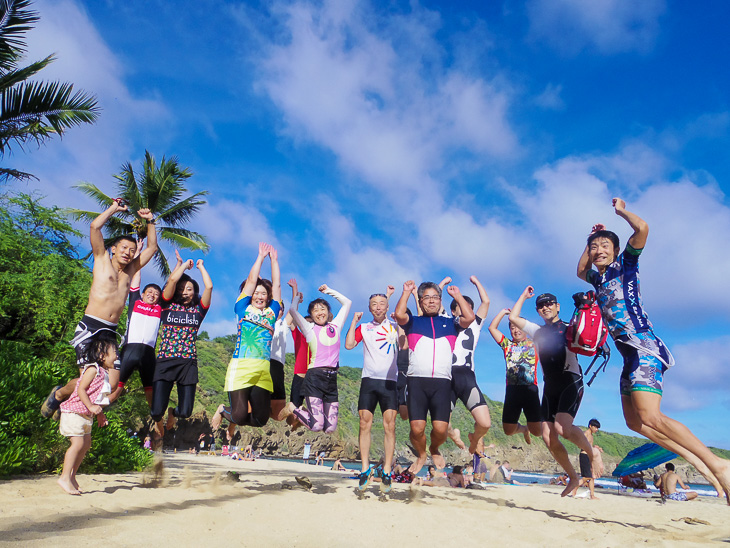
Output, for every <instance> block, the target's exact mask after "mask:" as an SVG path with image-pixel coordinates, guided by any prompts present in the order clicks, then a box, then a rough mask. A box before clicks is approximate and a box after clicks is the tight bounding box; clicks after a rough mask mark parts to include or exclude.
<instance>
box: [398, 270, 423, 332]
mask: <svg viewBox="0 0 730 548" xmlns="http://www.w3.org/2000/svg"><path fill="white" fill-rule="evenodd" d="M415 289H416V282H414V281H413V280H408V281H407V282H406V283H404V284H403V293H402V294H401V296H400V299H398V304H396V305H395V321H396V322H398V325H405V324H407V323H408V299H409V297H410V296H411V293H413V291H414V290H415ZM416 302H418V299H416Z"/></svg>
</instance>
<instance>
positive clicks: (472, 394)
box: [451, 367, 487, 411]
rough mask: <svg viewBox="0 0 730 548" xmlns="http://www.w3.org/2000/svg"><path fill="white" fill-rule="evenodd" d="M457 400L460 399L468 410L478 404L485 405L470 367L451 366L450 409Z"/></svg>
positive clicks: (454, 405) (485, 402)
mask: <svg viewBox="0 0 730 548" xmlns="http://www.w3.org/2000/svg"><path fill="white" fill-rule="evenodd" d="M458 400H461V403H463V404H464V405H465V406H466V408H467V409H468V410H469V411H471V410H472V409H474V408H475V407H479V406H480V405H487V401H486V400H485V399H484V394H482V391H481V390H479V386H477V377H476V375H475V374H474V371H472V370H471V367H452V368H451V409H453V408H454V407H456V402H457V401H458Z"/></svg>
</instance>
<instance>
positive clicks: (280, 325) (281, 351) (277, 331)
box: [271, 318, 289, 363]
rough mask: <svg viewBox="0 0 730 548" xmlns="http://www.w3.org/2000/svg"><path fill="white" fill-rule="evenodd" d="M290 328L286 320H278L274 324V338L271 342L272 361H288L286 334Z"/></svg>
mask: <svg viewBox="0 0 730 548" xmlns="http://www.w3.org/2000/svg"><path fill="white" fill-rule="evenodd" d="M288 330H289V326H288V325H286V321H285V320H284V318H280V319H278V320H276V323H275V324H274V338H273V339H272V340H271V359H272V360H276V361H277V362H279V363H284V361H286V332H287V331H288Z"/></svg>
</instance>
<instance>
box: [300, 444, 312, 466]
mask: <svg viewBox="0 0 730 548" xmlns="http://www.w3.org/2000/svg"><path fill="white" fill-rule="evenodd" d="M311 451H312V444H311V443H305V444H304V451H303V452H302V460H303V461H304V464H309V455H310V453H311Z"/></svg>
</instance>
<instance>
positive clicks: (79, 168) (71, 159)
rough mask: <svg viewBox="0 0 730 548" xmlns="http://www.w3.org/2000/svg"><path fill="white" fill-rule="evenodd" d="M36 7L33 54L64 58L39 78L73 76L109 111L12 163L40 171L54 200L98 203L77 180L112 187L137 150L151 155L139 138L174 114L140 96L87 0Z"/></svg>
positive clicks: (66, 203) (69, 78) (31, 40)
mask: <svg viewBox="0 0 730 548" xmlns="http://www.w3.org/2000/svg"><path fill="white" fill-rule="evenodd" d="M33 7H34V8H35V9H37V10H38V12H39V13H40V17H41V19H40V21H39V22H38V23H37V25H36V28H35V29H34V30H32V31H30V32H29V33H28V35H27V37H28V50H29V51H28V55H27V61H28V62H31V61H35V60H38V59H42V58H44V57H46V56H47V55H49V54H51V53H53V54H55V55H56V57H57V59H56V61H55V62H54V63H52V64H51V65H50V66H48V67H46V68H45V69H44V70H43V71H41V73H39V75H38V78H40V79H43V80H60V81H63V82H72V83H73V84H74V90H80V89H83V90H84V91H86V92H87V93H90V94H93V95H96V97H97V99H98V104H99V107H100V108H101V109H102V110H101V114H100V117H99V120H98V121H97V123H96V124H94V125H91V126H89V125H82V126H80V127H76V128H71V129H70V130H68V131H67V134H66V135H65V136H64V137H63V139H53V140H51V141H49V142H48V144H47V145H45V146H43V147H42V148H40V149H39V150H33V151H32V152H31V153H29V154H27V155H25V154H22V153H21V154H16V155H15V156H14V157H13V159H12V164H13V165H14V166H17V167H19V168H20V169H23V170H27V171H30V172H31V173H33V174H35V175H36V176H38V177H39V178H40V179H41V181H40V183H33V184H32V186H36V187H37V188H39V189H40V190H41V191H42V192H43V193H45V194H47V195H48V196H49V198H50V199H51V201H52V202H54V203H56V204H58V205H62V206H74V207H88V206H89V205H90V204H91V202H90V201H89V200H88V199H86V198H84V197H82V195H81V194H80V193H77V192H75V191H69V187H70V186H71V185H73V184H76V183H78V182H79V181H82V180H86V181H91V182H93V183H95V184H97V186H100V187H101V188H102V189H104V190H108V191H111V181H112V178H111V175H112V174H113V173H117V172H118V171H119V168H120V166H121V165H122V163H123V162H126V161H128V160H130V159H132V158H130V156H132V155H134V156H137V157H139V158H141V156H142V154H143V150H133V148H134V141H135V138H136V137H137V136H139V134H140V133H146V132H147V131H150V129H151V128H154V127H155V126H156V125H157V124H159V123H160V122H161V121H164V120H167V119H168V113H167V110H166V108H165V106H164V104H163V103H161V102H160V100H159V99H158V98H157V97H138V96H136V95H135V94H134V93H132V92H131V91H130V89H129V88H128V86H127V85H126V84H125V82H124V76H125V73H126V71H127V68H126V66H125V64H124V63H123V62H122V61H121V60H120V59H119V58H118V57H117V56H116V55H115V54H114V53H113V52H112V51H111V50H110V49H109V47H108V45H107V44H106V42H105V41H104V39H103V37H102V36H101V35H100V33H99V32H98V30H97V29H96V27H95V26H94V24H93V22H92V21H91V20H90V18H89V16H88V14H87V13H86V11H85V10H84V9H83V8H82V7H81V6H80V5H79V3H77V2H73V1H71V0H61V1H58V2H50V1H47V0H42V1H39V2H37V3H35V4H34V6H33ZM141 126H144V129H142V127H141ZM93 207H95V206H93Z"/></svg>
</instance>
